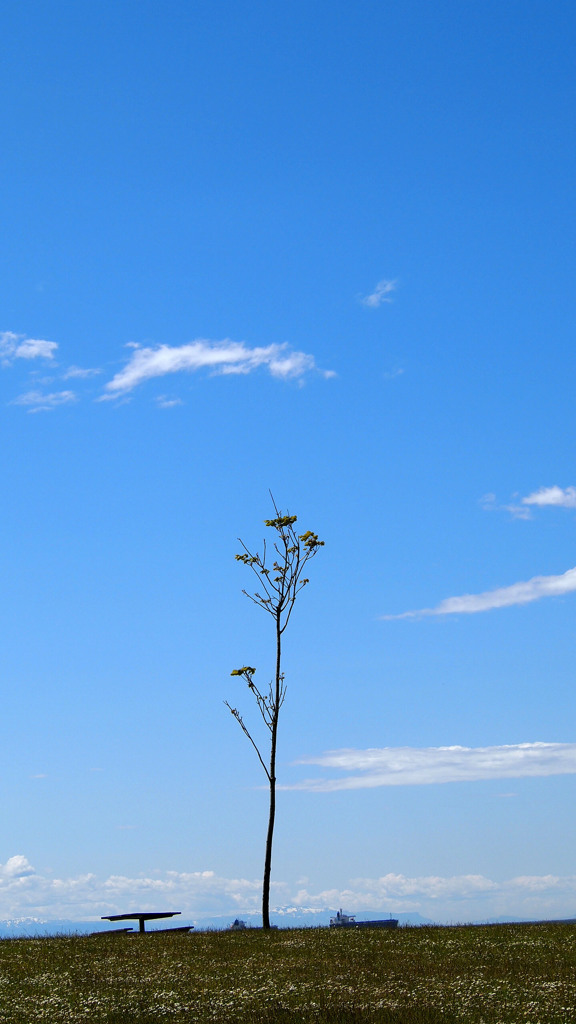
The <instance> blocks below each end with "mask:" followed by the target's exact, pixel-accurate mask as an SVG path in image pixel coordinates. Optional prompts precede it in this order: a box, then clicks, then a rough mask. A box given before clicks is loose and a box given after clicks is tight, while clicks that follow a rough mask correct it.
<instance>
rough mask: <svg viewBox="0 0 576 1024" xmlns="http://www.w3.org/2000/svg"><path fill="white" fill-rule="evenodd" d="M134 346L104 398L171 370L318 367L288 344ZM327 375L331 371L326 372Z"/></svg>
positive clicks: (289, 371) (302, 370)
mask: <svg viewBox="0 0 576 1024" xmlns="http://www.w3.org/2000/svg"><path fill="white" fill-rule="evenodd" d="M131 347H132V348H133V351H132V355H131V356H130V359H129V360H128V362H127V363H126V366H124V368H123V369H122V370H120V372H119V373H117V374H116V375H115V376H114V377H113V378H112V380H111V381H109V382H108V384H106V394H105V395H104V396H103V397H104V398H114V397H116V396H117V395H125V394H127V393H128V392H130V391H132V390H133V389H134V388H136V387H138V385H139V384H142V383H143V382H144V381H146V380H150V379H152V378H154V377H165V376H166V375H167V374H171V373H183V372H194V371H198V370H203V369H209V370H211V371H212V372H213V373H218V374H248V373H252V372H253V371H254V370H256V369H258V368H260V367H265V368H266V369H267V370H268V372H269V373H270V374H271V375H272V376H273V377H278V378H281V379H283V380H290V379H298V378H302V377H303V376H304V375H305V374H307V373H310V372H312V371H314V370H317V369H318V368H317V367H316V363H315V360H314V357H313V356H311V355H309V354H307V353H306V352H293V351H292V350H291V349H290V348H289V346H288V345H268V346H266V347H262V348H249V347H248V346H247V345H244V343H243V342H235V341H229V340H226V341H222V342H213V341H207V340H205V339H198V340H197V341H193V342H190V344H187V345H179V346H170V345H158V346H157V347H155V348H136V347H133V346H131ZM319 372H323V371H319ZM324 376H332V373H331V372H330V371H328V372H324Z"/></svg>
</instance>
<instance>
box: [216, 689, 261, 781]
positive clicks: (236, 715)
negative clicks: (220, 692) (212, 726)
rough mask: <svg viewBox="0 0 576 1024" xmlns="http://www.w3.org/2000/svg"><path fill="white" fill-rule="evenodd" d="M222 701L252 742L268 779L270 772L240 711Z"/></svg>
mask: <svg viewBox="0 0 576 1024" xmlns="http://www.w3.org/2000/svg"><path fill="white" fill-rule="evenodd" d="M224 703H225V705H226V707H227V708H228V710H229V712H230V714H231V715H233V716H234V718H235V719H236V721H237V722H238V725H239V726H240V728H241V729H242V732H243V733H244V734H245V735H246V736H247V737H248V739H249V740H250V743H251V744H252V746H253V747H254V750H255V751H256V753H257V754H258V760H259V761H260V764H261V765H262V767H263V769H264V771H265V772H266V775H267V777H268V780H270V772H269V771H268V769H267V767H266V765H265V764H264V761H263V760H262V754H261V753H260V751H259V750H258V747H257V746H256V744H255V742H254V740H253V739H252V736H251V735H250V733H249V732H248V729H247V728H246V726H245V724H244V719H243V718H242V715H241V714H240V712H239V711H238V708H233V707H231V706H230V704H229V703H228V701H227V700H225V701H224Z"/></svg>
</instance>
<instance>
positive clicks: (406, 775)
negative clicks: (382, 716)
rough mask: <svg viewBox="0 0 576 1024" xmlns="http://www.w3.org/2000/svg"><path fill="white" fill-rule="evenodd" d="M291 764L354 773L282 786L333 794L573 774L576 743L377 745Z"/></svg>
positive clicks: (575, 768)
mask: <svg viewBox="0 0 576 1024" xmlns="http://www.w3.org/2000/svg"><path fill="white" fill-rule="evenodd" d="M296 764H312V765H317V766H318V767H320V768H336V769H339V770H340V771H343V772H360V773H361V774H359V775H358V774H354V775H350V774H348V775H345V776H344V777H340V778H331V779H326V778H320V779H305V780H303V781H302V782H297V783H294V784H293V785H289V786H283V787H281V788H283V789H300V790H307V791H308V792H314V793H333V792H335V791H337V790H342V789H374V788H376V787H379V786H422V785H432V784H438V783H446V782H477V781H479V780H481V779H518V778H530V777H535V776H542V775H573V774H576V743H516V744H506V745H504V746H498V747H460V746H454V747H423V748H421V747H382V748H369V749H368V750H352V749H344V750H329V751H327V752H326V753H324V754H320V755H317V756H316V757H303V758H300V759H299V760H298V761H297V762H296Z"/></svg>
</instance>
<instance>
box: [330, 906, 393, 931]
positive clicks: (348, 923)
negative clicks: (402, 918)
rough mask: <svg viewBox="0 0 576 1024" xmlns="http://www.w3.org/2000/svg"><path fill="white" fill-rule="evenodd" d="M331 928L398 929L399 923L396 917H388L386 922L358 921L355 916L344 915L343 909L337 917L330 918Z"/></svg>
mask: <svg viewBox="0 0 576 1024" xmlns="http://www.w3.org/2000/svg"><path fill="white" fill-rule="evenodd" d="M330 927H331V928H397V927H398V921H397V920H396V918H394V917H388V918H386V920H385V921H357V920H356V915H355V914H343V913H342V908H340V910H339V911H338V913H337V914H336V917H331V918H330Z"/></svg>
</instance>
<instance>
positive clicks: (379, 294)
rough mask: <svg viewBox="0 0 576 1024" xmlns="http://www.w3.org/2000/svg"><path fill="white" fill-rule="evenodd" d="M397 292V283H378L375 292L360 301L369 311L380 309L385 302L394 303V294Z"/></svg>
mask: <svg viewBox="0 0 576 1024" xmlns="http://www.w3.org/2000/svg"><path fill="white" fill-rule="evenodd" d="M395 291H396V281H386V280H384V281H378V284H377V285H376V287H375V289H374V291H373V292H371V294H370V295H365V296H364V297H363V298H361V299H360V302H361V303H362V305H363V306H368V308H369V309H378V306H381V305H382V303H383V302H392V301H393V299H392V293H393V292H395Z"/></svg>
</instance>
